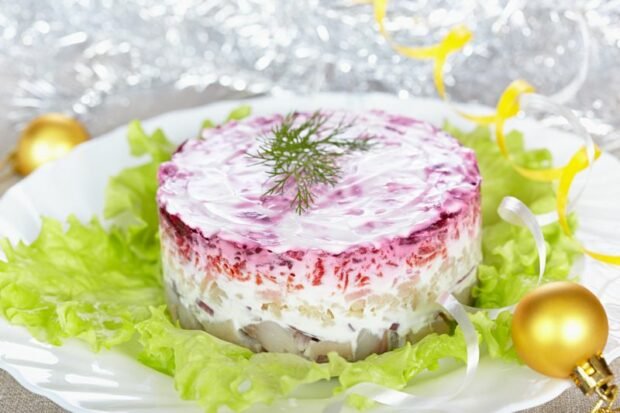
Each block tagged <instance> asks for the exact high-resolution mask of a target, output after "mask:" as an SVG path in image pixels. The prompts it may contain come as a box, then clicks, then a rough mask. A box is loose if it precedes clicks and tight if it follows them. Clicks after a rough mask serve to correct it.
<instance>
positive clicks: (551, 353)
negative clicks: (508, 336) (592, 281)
mask: <svg viewBox="0 0 620 413" xmlns="http://www.w3.org/2000/svg"><path fill="white" fill-rule="evenodd" d="M608 333H609V325H608V322H607V315H606V314H605V310H604V308H603V305H602V304H601V302H600V301H599V300H598V298H596V296H595V295H594V294H592V293H591V292H590V291H589V290H588V289H587V288H585V287H583V286H581V285H579V284H577V283H571V282H554V283H549V284H546V285H543V286H542V287H539V288H537V289H535V290H534V291H532V292H530V293H529V294H527V295H526V296H525V297H523V299H522V300H521V301H520V302H519V304H518V305H517V308H516V310H515V313H514V318H513V321H512V339H513V342H514V345H515V349H516V350H517V353H518V354H519V356H520V357H521V359H522V360H523V361H524V362H525V363H526V364H527V365H528V366H530V367H531V368H532V369H534V370H536V371H538V372H540V373H542V374H545V375H547V376H551V377H558V378H567V377H569V376H571V374H572V373H573V371H574V370H575V368H576V367H577V366H579V365H582V364H583V363H585V362H587V361H588V360H589V359H590V358H591V357H594V356H599V355H600V354H601V352H602V351H603V349H604V347H605V343H606V342H607V337H608Z"/></svg>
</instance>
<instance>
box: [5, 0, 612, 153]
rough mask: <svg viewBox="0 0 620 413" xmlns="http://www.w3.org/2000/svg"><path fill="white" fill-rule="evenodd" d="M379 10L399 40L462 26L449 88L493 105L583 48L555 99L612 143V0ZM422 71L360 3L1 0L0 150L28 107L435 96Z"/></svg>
mask: <svg viewBox="0 0 620 413" xmlns="http://www.w3.org/2000/svg"><path fill="white" fill-rule="evenodd" d="M575 15H581V16H583V21H585V22H586V24H585V26H587V28H588V30H587V31H588V32H589V34H588V37H589V40H588V39H585V38H584V36H583V34H582V33H581V32H580V31H579V27H578V23H577V21H576V20H575V18H574V16H575ZM388 16H389V25H388V27H389V29H390V30H391V31H393V32H394V35H395V38H396V39H397V40H399V41H401V42H404V43H407V44H430V43H432V42H435V41H437V40H438V39H439V38H441V36H442V35H443V34H444V33H445V31H446V29H447V28H449V27H451V26H453V25H455V24H458V23H465V24H467V25H468V26H469V27H470V28H471V29H472V30H473V31H474V33H475V38H474V40H473V42H472V43H471V44H470V45H468V46H467V47H466V48H465V50H464V53H459V54H457V55H455V56H454V57H453V58H451V59H450V61H449V64H448V66H447V71H448V75H447V77H446V83H447V85H448V89H449V93H450V95H451V96H452V99H454V100H459V101H478V102H481V103H485V104H489V105H493V104H494V103H495V100H496V99H497V97H498V96H499V94H500V92H501V91H502V90H503V88H504V87H505V86H506V85H507V84H508V83H509V82H510V80H512V79H515V78H518V77H521V78H524V79H527V80H528V81H530V82H531V83H533V84H534V85H535V86H537V87H538V89H539V91H540V92H541V93H544V94H552V93H554V92H555V91H557V90H559V89H561V88H562V87H563V86H564V85H566V84H569V83H570V82H571V81H572V79H574V78H575V77H576V76H578V72H579V67H581V65H582V64H583V62H584V60H587V63H588V65H589V69H588V71H587V76H586V77H585V80H584V82H583V84H582V86H581V87H580V89H579V91H578V92H577V93H576V95H575V96H574V97H573V98H572V99H571V100H570V101H569V102H568V105H569V106H570V107H572V108H573V109H575V110H577V111H578V113H579V115H580V116H582V119H583V120H584V122H585V124H586V125H587V127H588V129H589V130H590V131H591V132H592V133H594V134H595V136H596V137H597V139H598V140H599V142H601V143H602V144H603V145H606V146H610V145H611V146H615V145H618V144H620V136H619V135H618V134H617V133H616V132H614V131H615V130H617V129H618V128H619V127H620V1H617V0H612V1H606V0H587V1H558V0H555V1H546V0H540V1H534V0H531V1H526V0H510V1H508V0H504V1H499V0H436V1H432V0H416V1H409V0H392V1H391V2H390V8H389V12H388ZM588 42H589V44H590V48H589V52H588V53H587V54H588V56H585V53H584V50H587V49H585V46H586V43H588ZM431 70H432V64H431V63H430V62H423V61H412V60H408V59H405V58H403V57H401V56H398V55H397V54H396V53H394V51H393V50H391V49H390V47H389V46H388V45H387V44H386V42H385V40H384V39H382V38H381V37H380V36H379V34H378V32H377V29H376V25H375V24H374V21H373V15H372V6H371V5H370V4H368V3H362V2H360V1H353V0H297V1H295V0H223V1H222V0H0V113H2V115H1V116H0V130H1V131H3V134H2V135H1V136H0V153H2V152H3V151H4V150H7V149H8V148H9V147H11V146H12V145H13V144H14V142H15V139H16V138H17V136H18V133H19V131H20V129H21V128H22V127H23V125H24V124H25V123H26V122H28V121H29V120H31V119H32V118H33V117H34V116H36V115H37V114H39V113H45V112H58V111H60V112H66V113H71V114H74V115H76V116H77V117H79V118H80V119H81V120H82V121H83V122H85V124H86V125H87V126H88V128H89V129H90V131H91V132H92V133H93V134H94V135H96V134H98V133H101V132H103V131H106V130H108V129H110V128H111V127H114V126H118V125H121V124H123V123H124V122H126V121H128V120H129V119H131V118H134V117H144V116H151V115H153V114H155V113H156V112H162V111H165V110H171V109H174V108H179V107H184V106H191V105H197V104H201V103H204V102H209V101H213V100H216V99H223V98H233V97H241V96H248V95H254V94H261V93H278V92H279V91H283V90H292V91H296V92H300V93H310V92H317V91H325V90H332V91H384V92H389V93H394V94H397V95H399V96H400V97H402V98H407V97H413V96H435V95H436V92H435V90H434V87H433V84H432V78H431ZM119 108H120V109H122V110H119ZM111 113H114V116H111V115H110V114H111ZM118 113H122V116H120V117H119V115H118Z"/></svg>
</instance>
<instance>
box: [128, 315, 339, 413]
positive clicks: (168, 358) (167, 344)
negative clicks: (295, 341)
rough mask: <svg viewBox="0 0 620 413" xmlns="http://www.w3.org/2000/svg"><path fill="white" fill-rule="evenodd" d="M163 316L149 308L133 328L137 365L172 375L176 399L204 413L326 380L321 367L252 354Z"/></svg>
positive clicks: (289, 358) (264, 399) (291, 357)
mask: <svg viewBox="0 0 620 413" xmlns="http://www.w3.org/2000/svg"><path fill="white" fill-rule="evenodd" d="M164 311H165V310H164V308H163V307H160V308H158V309H154V310H153V316H152V317H151V318H149V319H148V320H146V321H143V322H142V323H140V324H139V325H138V327H137V329H138V331H139V333H140V342H141V344H142V346H143V351H142V353H141V354H140V360H141V361H142V362H143V363H144V364H146V365H148V366H151V367H153V368H155V369H157V370H159V371H162V372H164V373H166V374H170V375H172V376H174V382H175V386H176V388H177V390H178V391H179V393H180V394H181V396H182V397H183V398H185V399H191V400H199V401H200V402H201V404H202V406H203V407H204V408H205V409H206V411H207V412H208V413H216V412H218V411H220V410H219V409H220V408H221V407H222V406H227V407H228V408H229V409H232V410H235V411H240V410H243V409H246V408H248V407H250V406H252V405H253V404H256V403H267V404H269V403H272V402H273V401H274V400H276V399H278V398H282V397H284V396H286V395H288V394H290V393H291V392H292V391H293V390H295V389H296V388H297V387H298V386H299V385H301V384H307V383H314V382H317V381H320V380H327V379H329V378H330V372H329V368H328V366H327V365H326V364H317V363H313V362H310V361H308V360H306V359H303V358H301V357H298V356H295V355H292V354H277V353H260V354H254V353H252V352H251V351H250V350H248V349H246V348H243V347H240V346H237V345H235V344H231V343H228V342H225V341H222V340H220V339H218V338H215V337H213V336H211V335H209V334H207V333H205V332H203V331H196V330H183V329H180V328H179V327H177V326H175V325H173V324H172V323H171V322H170V320H169V319H168V317H167V316H166V315H165V313H164Z"/></svg>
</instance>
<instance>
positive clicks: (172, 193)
mask: <svg viewBox="0 0 620 413" xmlns="http://www.w3.org/2000/svg"><path fill="white" fill-rule="evenodd" d="M283 125H284V126H283ZM308 125H310V128H309V127H308ZM343 125H346V127H344V126H343ZM285 128H287V129H285ZM304 128H305V129H304ZM284 129H285V130H284ZM283 130H284V132H283ZM287 133H288V135H287ZM294 133H296V134H294ZM304 134H305V135H304ZM277 138H281V139H282V140H281V141H279V142H276V143H278V144H279V146H276V144H275V143H274V139H277ZM294 139H298V140H299V141H294ZM303 139H305V140H303ZM326 142H327V143H328V144H330V145H331V146H332V149H333V150H334V151H335V152H330V153H331V154H332V155H333V157H332V158H329V157H326V158H325V160H329V161H330V162H333V163H331V164H329V165H328V166H330V165H331V166H330V167H332V168H334V169H335V168H337V169H335V171H332V172H335V174H333V176H332V177H331V179H330V180H325V179H324V180H321V179H315V180H312V181H311V180H310V178H309V176H311V175H310V174H312V173H314V171H315V169H316V168H318V167H319V166H321V164H320V163H318V161H317V160H316V158H317V157H318V158H320V157H322V156H325V152H316V153H315V152H313V150H314V149H316V148H318V145H319V144H321V145H326ZM266 143H267V144H269V143H271V146H269V145H267V146H266ZM292 143H294V144H296V145H299V144H301V143H304V144H305V145H307V147H306V148H305V149H304V150H303V151H305V154H304V152H303V151H302V154H301V155H300V154H297V155H298V158H295V159H296V161H298V162H301V161H299V160H300V159H301V160H302V161H304V162H306V163H305V164H304V165H306V168H308V169H307V170H303V174H302V173H298V171H297V170H293V169H291V168H289V169H286V168H284V167H283V166H282V165H283V164H282V163H278V164H274V162H275V161H274V159H275V160H277V161H278V162H280V161H282V160H284V161H286V160H287V159H290V158H291V157H292V155H291V153H287V152H286V151H287V150H289V151H290V150H296V149H295V148H297V149H299V148H298V146H292ZM287 148H288V149H287ZM291 148H293V149H291ZM347 148H356V149H359V150H351V151H348V150H347ZM269 151H271V152H269ZM266 154H269V155H272V157H271V158H268V157H266V156H265V155H266ZM274 154H275V155H274ZM276 156H278V157H276ZM287 156H288V158H287ZM304 156H305V158H304ZM274 166H275V169H274ZM289 166H290V165H289ZM322 167H325V165H322ZM278 168H280V169H278ZM311 168H315V169H311ZM321 171H323V169H321ZM329 171H331V169H330V170H329ZM329 171H328V172H329ZM287 172H288V173H289V175H286V173H287ZM283 174H284V178H282V175H283ZM304 174H305V175H304ZM312 177H314V176H312ZM278 179H279V181H278ZM306 181H308V182H310V183H311V185H309V186H307V187H304V188H303V189H304V191H306V192H304V191H301V190H300V186H301V185H302V184H304V183H307V182H306ZM274 182H276V187H275V188H276V189H277V190H273V189H274ZM480 184H481V178H480V173H479V171H478V166H477V162H476V158H475V156H474V153H473V151H471V150H470V149H467V148H465V147H463V146H461V145H460V144H459V142H458V141H457V140H456V139H454V138H453V137H451V136H450V135H449V134H447V133H445V132H443V131H442V130H440V129H438V128H436V127H434V126H432V125H430V124H428V123H425V122H422V121H418V120H416V119H412V118H409V117H404V116H401V115H392V114H389V113H385V112H381V111H367V112H355V113H354V112H347V111H321V112H320V113H303V112H301V113H294V114H291V115H288V116H284V115H272V116H267V117H254V118H249V119H246V120H243V121H239V122H230V123H228V124H226V125H224V126H220V127H217V128H212V129H207V130H205V131H204V132H203V135H202V137H201V139H196V140H190V141H187V142H186V143H185V144H183V145H182V146H181V147H180V148H179V149H178V150H177V152H176V153H175V154H174V155H173V157H172V159H171V160H170V161H168V162H166V163H164V164H162V165H161V167H160V169H159V189H158V193H157V202H158V207H159V213H160V224H161V225H160V236H161V248H162V264H163V273H164V281H165V288H166V290H167V300H168V304H169V309H170V312H171V314H172V316H173V318H175V319H177V320H178V321H179V322H180V323H181V325H182V326H183V327H185V328H190V329H202V330H205V331H207V332H208V333H210V334H212V335H214V336H216V337H219V338H221V339H224V340H226V341H230V342H233V343H236V344H239V345H242V346H244V347H247V348H249V349H251V350H253V351H255V352H262V351H267V352H286V353H294V354H298V355H301V356H303V357H306V358H308V359H311V360H315V361H319V362H321V361H326V360H327V355H328V353H330V352H336V353H338V354H339V355H340V356H342V357H344V358H345V359H347V360H359V359H364V358H366V357H367V356H368V355H370V354H372V353H382V352H385V351H388V350H391V349H394V348H397V347H400V346H402V345H403V344H404V343H405V342H407V341H409V342H415V341H417V340H419V339H420V338H421V337H423V336H424V335H425V334H427V333H428V332H430V331H432V330H433V329H436V328H438V327H437V326H438V325H440V324H441V316H442V315H441V313H440V311H439V307H438V305H437V304H436V302H437V299H438V298H439V297H440V296H442V295H443V294H447V293H452V294H456V295H457V296H460V299H461V300H462V301H467V299H468V297H469V295H470V288H471V287H472V285H473V284H474V283H475V282H476V268H477V265H478V264H479V262H480V260H481V252H480V250H481V245H480V243H481V241H480V239H481V229H480V228H481V212H480ZM278 185H279V186H278ZM308 191H311V193H309V192H308ZM304 196H306V198H303V197H304ZM308 196H309V198H308ZM301 200H303V201H307V202H306V203H305V204H301V203H300V202H301Z"/></svg>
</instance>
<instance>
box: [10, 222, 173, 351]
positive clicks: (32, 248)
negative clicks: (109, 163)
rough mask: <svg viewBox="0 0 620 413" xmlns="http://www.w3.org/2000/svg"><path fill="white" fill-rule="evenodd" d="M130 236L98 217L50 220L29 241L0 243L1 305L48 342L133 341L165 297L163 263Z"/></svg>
mask: <svg viewBox="0 0 620 413" xmlns="http://www.w3.org/2000/svg"><path fill="white" fill-rule="evenodd" d="M128 242H129V239H128V238H127V236H126V234H124V233H123V232H121V231H119V230H117V229H111V230H109V231H106V230H105V229H104V228H103V227H102V226H101V224H100V223H99V222H98V221H97V220H93V221H92V222H90V223H87V224H82V223H80V222H79V221H78V220H77V219H76V218H69V222H68V229H67V230H66V231H65V230H64V228H63V225H62V224H61V223H60V222H58V221H56V220H52V219H44V220H43V225H42V228H41V233H40V235H39V237H38V238H37V239H36V240H35V241H34V242H33V243H32V244H30V245H25V244H23V243H19V244H18V245H15V246H12V245H11V244H10V243H8V242H7V241H6V240H4V241H2V242H1V244H0V245H1V247H2V249H3V251H4V253H5V255H6V262H3V261H0V311H1V312H2V315H4V317H6V319H7V320H9V321H10V322H11V323H13V324H17V325H22V326H24V327H26V328H28V330H29V331H30V333H31V334H32V335H33V336H35V337H36V338H38V339H39V340H42V341H47V342H49V343H52V344H56V345H58V344H61V343H62V342H63V341H64V340H65V339H66V338H69V337H76V338H79V339H82V340H84V341H86V342H87V343H88V344H89V345H90V346H92V348H93V349H95V350H98V349H99V348H101V347H107V348H109V347H112V346H114V345H117V344H121V343H124V342H126V341H129V340H130V339H131V338H132V337H133V335H134V332H135V324H136V323H137V322H140V321H143V320H145V319H147V318H148V317H149V316H150V311H149V306H152V305H159V304H161V303H163V301H164V298H163V292H162V287H161V281H160V277H159V272H158V271H159V265H158V264H157V263H156V262H152V261H147V260H143V259H142V258H141V257H139V256H136V255H135V254H133V253H132V251H131V250H130V249H129V248H127V246H128Z"/></svg>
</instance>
